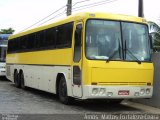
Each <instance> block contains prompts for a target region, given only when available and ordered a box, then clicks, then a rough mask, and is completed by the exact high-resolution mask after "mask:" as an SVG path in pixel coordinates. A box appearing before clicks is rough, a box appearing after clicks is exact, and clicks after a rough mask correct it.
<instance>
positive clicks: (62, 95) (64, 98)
mask: <svg viewBox="0 0 160 120" xmlns="http://www.w3.org/2000/svg"><path fill="white" fill-rule="evenodd" d="M58 96H59V100H60V101H61V102H62V103H63V104H66V105H68V104H71V101H72V98H71V97H69V96H68V94H67V84H66V80H65V78H64V77H61V78H60V82H59V86H58Z"/></svg>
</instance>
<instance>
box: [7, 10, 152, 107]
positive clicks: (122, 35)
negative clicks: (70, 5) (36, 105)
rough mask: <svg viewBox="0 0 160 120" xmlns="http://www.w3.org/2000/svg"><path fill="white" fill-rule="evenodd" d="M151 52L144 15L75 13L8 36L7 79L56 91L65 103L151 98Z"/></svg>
mask: <svg viewBox="0 0 160 120" xmlns="http://www.w3.org/2000/svg"><path fill="white" fill-rule="evenodd" d="M151 52H152V44H151V40H150V37H149V32H148V26H147V22H146V20H145V19H144V18H139V17H134V16H127V15H121V14H111V13H78V14H75V15H71V16H69V17H66V18H65V19H62V20H59V21H57V22H54V23H52V24H49V25H44V26H40V27H38V28H34V29H31V30H28V31H25V32H22V33H19V34H15V35H12V36H10V37H9V42H8V50H7V61H6V63H7V78H8V79H9V80H11V81H12V82H14V83H15V86H16V87H19V88H25V87H31V88H35V89H39V90H42V91H46V92H50V93H54V94H57V95H58V96H59V100H60V101H61V102H62V103H64V104H70V103H71V101H72V100H74V99H81V100H90V99H92V100H93V99H106V100H117V101H121V100H123V99H138V98H151V97H152V93H153V63H152V62H151Z"/></svg>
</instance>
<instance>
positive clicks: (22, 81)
mask: <svg viewBox="0 0 160 120" xmlns="http://www.w3.org/2000/svg"><path fill="white" fill-rule="evenodd" d="M20 81H21V88H22V89H25V82H24V74H23V72H22V73H21V74H20Z"/></svg>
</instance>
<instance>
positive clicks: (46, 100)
mask: <svg viewBox="0 0 160 120" xmlns="http://www.w3.org/2000/svg"><path fill="white" fill-rule="evenodd" d="M0 114H1V116H0V120H1V119H3V120H7V119H5V118H8V117H9V118H12V117H13V118H15V119H14V120H17V119H18V120H19V119H22V118H23V119H28V117H29V116H30V117H31V116H32V117H33V116H34V117H36V118H35V119H33V120H36V119H37V120H39V119H40V118H43V120H44V117H45V116H48V117H46V118H47V120H50V118H52V119H53V117H54V118H55V119H57V120H58V119H59V117H60V118H62V119H64V118H65V119H70V120H72V119H73V120H75V118H76V119H90V117H91V118H92V119H97V116H89V118H88V117H85V115H88V114H89V115H90V114H91V115H96V114H107V115H109V114H118V115H120V114H148V112H146V111H144V110H143V109H136V108H133V107H129V106H126V105H125V104H110V103H108V102H106V101H76V102H75V103H74V104H73V105H63V104H62V103H60V102H59V101H58V98H57V97H56V96H55V95H53V94H50V93H46V92H43V91H39V90H35V89H31V88H27V89H25V90H22V89H19V88H16V87H15V85H14V84H13V83H12V82H10V81H7V80H5V79H2V78H1V79H0ZM16 114H18V118H16V117H17V116H12V115H16ZM8 115H11V116H8ZM22 115H23V117H22ZM6 116H7V117H6ZM20 116H21V117H20ZM24 116H25V117H24ZM39 117H40V118H39ZM30 119H31V118H30ZM98 119H99V117H98ZM10 120H12V119H10Z"/></svg>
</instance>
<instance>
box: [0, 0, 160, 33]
mask: <svg viewBox="0 0 160 120" xmlns="http://www.w3.org/2000/svg"><path fill="white" fill-rule="evenodd" d="M84 1H85V2H84ZM101 1H105V0H73V5H74V6H73V14H76V13H79V12H107V13H115V14H126V15H133V16H137V14H138V0H108V1H111V2H108V3H106V2H105V3H102V4H101V5H99V6H96V7H91V8H87V9H84V8H81V6H84V5H88V4H93V3H97V2H101ZM143 1H144V15H145V18H146V19H147V20H148V21H154V22H156V23H158V24H160V10H159V7H160V4H159V3H160V1H159V0H143ZM75 3H76V4H75ZM66 4H67V0H0V29H7V28H9V27H12V28H13V29H14V30H15V33H19V32H21V31H23V30H26V28H28V27H30V26H31V25H33V24H34V23H36V22H38V21H39V20H41V19H43V18H44V17H46V16H48V15H49V14H51V13H53V12H54V11H56V10H58V9H59V8H61V7H63V6H65V5H66ZM65 10H66V8H63V9H61V10H60V11H58V12H57V13H55V14H53V15H51V16H50V17H49V18H48V19H51V18H54V17H55V18H54V19H51V20H50V21H48V19H45V20H44V21H42V22H40V23H39V24H37V25H34V26H33V27H31V28H34V27H37V26H40V25H43V24H42V23H43V22H45V24H48V23H51V22H54V21H56V20H58V19H61V18H64V17H66V14H65ZM57 15H61V16H57ZM56 16H57V17H56ZM46 21H48V22H46ZM31 28H29V29H31Z"/></svg>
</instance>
